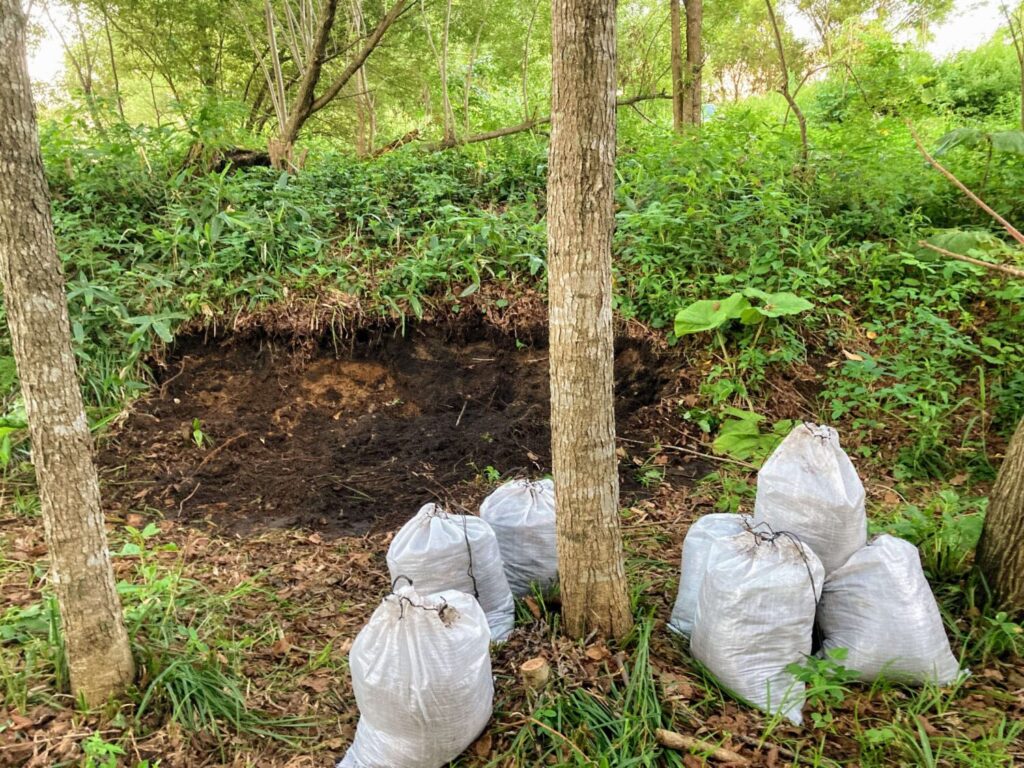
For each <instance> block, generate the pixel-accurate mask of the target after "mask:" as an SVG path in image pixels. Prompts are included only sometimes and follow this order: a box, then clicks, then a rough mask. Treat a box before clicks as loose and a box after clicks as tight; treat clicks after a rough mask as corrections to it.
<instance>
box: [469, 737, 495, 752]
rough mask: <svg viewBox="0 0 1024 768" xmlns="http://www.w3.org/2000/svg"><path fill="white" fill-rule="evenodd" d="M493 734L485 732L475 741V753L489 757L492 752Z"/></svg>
mask: <svg viewBox="0 0 1024 768" xmlns="http://www.w3.org/2000/svg"><path fill="white" fill-rule="evenodd" d="M491 744H492V739H491V734H490V733H485V734H484V735H483V736H481V737H480V738H479V739H477V740H476V741H474V742H473V754H475V755H476V756H477V757H487V756H488V755H490V754H491Z"/></svg>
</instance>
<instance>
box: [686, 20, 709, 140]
mask: <svg viewBox="0 0 1024 768" xmlns="http://www.w3.org/2000/svg"><path fill="white" fill-rule="evenodd" d="M703 25H704V2H703V0H686V81H685V85H684V90H683V122H684V123H686V124H687V125H700V118H701V98H700V89H701V70H702V69H703V67H704V52H703V49H702V47H701V28H702V27H703Z"/></svg>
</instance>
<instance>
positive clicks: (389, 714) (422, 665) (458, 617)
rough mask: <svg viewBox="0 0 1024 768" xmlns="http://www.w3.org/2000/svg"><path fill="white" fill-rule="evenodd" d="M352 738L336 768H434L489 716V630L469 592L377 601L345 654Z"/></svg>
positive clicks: (404, 590)
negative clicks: (352, 700) (352, 701)
mask: <svg viewBox="0 0 1024 768" xmlns="http://www.w3.org/2000/svg"><path fill="white" fill-rule="evenodd" d="M349 667H350V668H351V670H352V688H353V690H354V691H355V696H356V704H357V705H358V707H359V724H358V726H357V727H356V736H355V739H354V741H353V742H352V746H351V747H349V750H348V752H346V753H345V757H343V758H342V759H341V761H340V762H339V763H338V765H337V768H441V767H442V766H445V765H447V764H448V763H449V762H450V761H451V760H454V759H455V758H456V757H457V756H458V755H459V754H461V753H462V752H463V751H464V750H465V749H466V747H468V746H469V745H470V744H472V743H473V740H474V739H476V737H477V736H478V735H479V734H480V732H481V731H483V729H484V727H485V726H486V725H487V721H488V720H489V719H490V717H491V709H492V704H493V699H494V680H493V679H492V677H491V657H490V632H489V631H488V629H487V620H486V618H485V617H484V614H483V611H482V610H481V609H480V605H479V604H478V603H477V602H476V600H474V599H473V596H472V595H467V594H466V593H464V592H458V591H455V590H449V591H446V592H440V593H438V594H434V595H428V596H420V595H419V594H418V593H417V592H416V591H415V590H414V589H413V588H412V587H409V586H403V587H401V588H399V589H398V590H396V592H395V594H393V595H389V596H388V597H386V598H384V601H383V602H382V603H381V604H380V606H379V607H378V608H377V610H376V611H374V613H373V616H371V617H370V621H369V622H368V623H367V624H366V626H365V627H363V629H362V630H361V631H360V632H359V635H358V636H357V637H356V641H355V642H354V643H353V644H352V650H351V651H350V652H349Z"/></svg>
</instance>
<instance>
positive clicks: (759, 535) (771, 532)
mask: <svg viewBox="0 0 1024 768" xmlns="http://www.w3.org/2000/svg"><path fill="white" fill-rule="evenodd" d="M762 525H763V526H764V527H765V528H767V529H768V532H767V533H765V532H764V531H758V530H756V529H757V528H760V527H761V526H762ZM743 526H744V527H745V528H746V530H747V532H748V533H750V534H751V535H752V536H753V537H754V541H755V546H756V543H757V542H761V541H763V542H766V543H769V544H774V543H775V540H776V539H778V538H780V537H782V536H785V537H786V538H787V539H789V540H790V541H792V542H793V543H794V544H795V545H796V549H797V552H799V553H800V559H801V560H803V561H804V568H806V569H807V578H808V580H809V581H810V582H811V596H812V597H813V598H814V605H815V606H817V605H818V601H819V600H820V598H819V597H818V595H819V594H820V593H819V592H818V585H817V584H815V583H814V572H813V571H812V570H811V563H810V561H809V560H808V559H807V553H806V552H804V546H805V544H804V543H803V541H801V540H800V537H799V536H797V535H796V534H795V533H793V532H792V531H776V530H775V529H774V528H772V526H771V524H770V523H768V521H767V520H762V521H761V522H760V523H758V524H757V525H754V526H751V525H750V522H749V521H747V520H744V521H743Z"/></svg>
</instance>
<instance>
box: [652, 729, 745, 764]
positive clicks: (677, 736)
mask: <svg viewBox="0 0 1024 768" xmlns="http://www.w3.org/2000/svg"><path fill="white" fill-rule="evenodd" d="M654 738H655V739H657V740H658V743H659V744H661V746H663V747H667V748H668V749H675V750H678V751H684V750H685V751H690V750H693V749H696V750H699V751H701V752H705V753H707V754H708V755H710V757H711V759H712V760H718V761H719V762H721V763H732V764H734V765H750V760H749V759H748V758H746V757H744V756H743V755H741V754H740V753H739V752H733V751H732V750H731V749H726V748H725V747H719V746H716V745H715V744H712V743H711V742H710V741H704V739H698V738H696V737H694V736H684V735H683V734H681V733H676V732H675V731H667V730H665V729H664V728H658V729H657V730H655V731H654Z"/></svg>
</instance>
